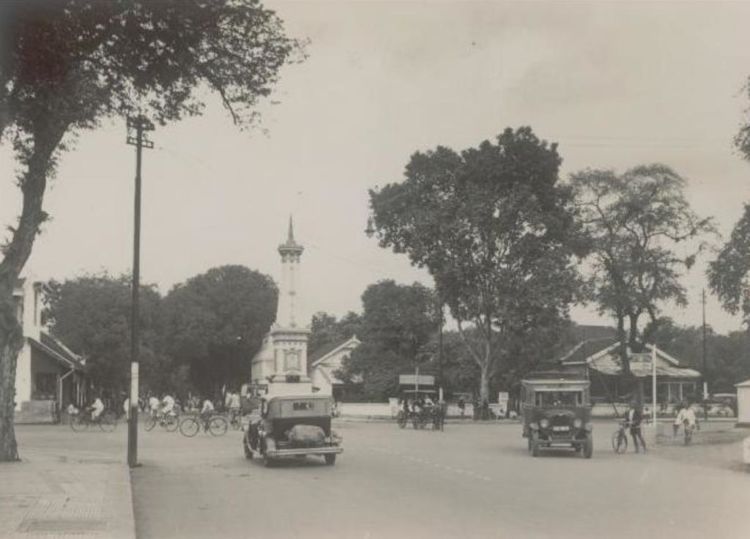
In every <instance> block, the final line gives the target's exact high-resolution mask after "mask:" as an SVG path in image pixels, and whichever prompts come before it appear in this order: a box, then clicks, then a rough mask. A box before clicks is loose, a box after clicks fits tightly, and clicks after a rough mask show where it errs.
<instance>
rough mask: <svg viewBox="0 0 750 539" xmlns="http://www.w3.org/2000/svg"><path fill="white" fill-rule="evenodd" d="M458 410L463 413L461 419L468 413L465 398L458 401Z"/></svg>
mask: <svg viewBox="0 0 750 539" xmlns="http://www.w3.org/2000/svg"><path fill="white" fill-rule="evenodd" d="M458 410H459V411H460V412H461V417H463V416H464V414H465V413H466V401H465V400H464V398H463V397H461V398H460V399H458Z"/></svg>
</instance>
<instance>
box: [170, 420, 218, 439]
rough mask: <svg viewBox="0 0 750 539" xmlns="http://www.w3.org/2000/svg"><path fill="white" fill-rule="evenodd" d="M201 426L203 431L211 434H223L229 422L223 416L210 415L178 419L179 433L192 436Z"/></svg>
mask: <svg viewBox="0 0 750 539" xmlns="http://www.w3.org/2000/svg"><path fill="white" fill-rule="evenodd" d="M201 428H203V432H210V433H211V435H212V436H223V435H224V434H226V432H227V429H228V428H229V422H228V421H227V420H226V418H225V417H224V416H221V415H212V416H210V417H208V418H207V419H204V418H203V417H201V416H198V415H195V416H188V417H186V418H185V419H183V420H182V421H180V433H181V434H182V435H183V436H187V437H188V438H192V437H193V436H195V435H196V434H198V432H199V431H200V430H201Z"/></svg>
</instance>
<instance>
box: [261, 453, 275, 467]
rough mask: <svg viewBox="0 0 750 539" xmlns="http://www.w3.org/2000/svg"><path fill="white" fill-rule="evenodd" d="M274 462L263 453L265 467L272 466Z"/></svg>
mask: <svg viewBox="0 0 750 539" xmlns="http://www.w3.org/2000/svg"><path fill="white" fill-rule="evenodd" d="M274 464H276V462H275V461H274V459H272V458H271V457H269V456H268V455H263V465H264V466H265V467H266V468H272V467H273V465H274Z"/></svg>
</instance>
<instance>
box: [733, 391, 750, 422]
mask: <svg viewBox="0 0 750 539" xmlns="http://www.w3.org/2000/svg"><path fill="white" fill-rule="evenodd" d="M735 387H736V388H737V426H738V427H750V380H745V381H744V382H741V383H739V384H737V385H736V386H735Z"/></svg>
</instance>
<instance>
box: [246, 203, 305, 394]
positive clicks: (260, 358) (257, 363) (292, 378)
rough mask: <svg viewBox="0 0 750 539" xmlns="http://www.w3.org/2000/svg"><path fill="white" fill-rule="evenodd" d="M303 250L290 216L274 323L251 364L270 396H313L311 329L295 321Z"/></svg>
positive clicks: (282, 247) (254, 378)
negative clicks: (309, 352)
mask: <svg viewBox="0 0 750 539" xmlns="http://www.w3.org/2000/svg"><path fill="white" fill-rule="evenodd" d="M304 250H305V248H304V247H303V246H302V245H300V244H299V243H297V242H296V240H295V239H294V222H293V221H292V218H291V217H290V218H289V230H288V232H287V239H286V242H284V243H282V244H281V245H279V255H281V280H280V282H279V301H278V305H277V308H276V321H275V322H274V323H273V325H272V326H271V329H270V331H269V332H268V334H267V335H266V336H265V338H264V339H263V345H262V346H261V349H260V351H259V352H258V353H257V354H256V355H255V357H254V358H253V359H252V364H251V377H252V381H253V383H254V384H259V385H268V395H269V396H275V395H300V394H306V393H312V382H311V381H310V378H309V377H308V374H307V339H308V337H309V335H310V329H309V328H307V326H306V325H304V324H300V321H299V320H298V317H299V312H298V308H299V302H298V292H299V290H298V287H299V273H300V259H301V258H302V253H303V252H304Z"/></svg>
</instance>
